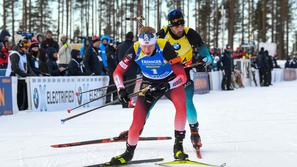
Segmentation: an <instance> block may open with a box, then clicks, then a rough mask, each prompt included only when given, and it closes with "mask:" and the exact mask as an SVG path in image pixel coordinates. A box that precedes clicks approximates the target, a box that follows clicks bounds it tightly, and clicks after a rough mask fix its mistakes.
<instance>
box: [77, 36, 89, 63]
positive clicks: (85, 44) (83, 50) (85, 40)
mask: <svg viewBox="0 0 297 167" xmlns="http://www.w3.org/2000/svg"><path fill="white" fill-rule="evenodd" d="M89 46H90V41H89V38H88V37H86V38H83V39H82V47H81V48H80V49H79V51H80V57H82V58H83V57H84V56H85V53H86V50H87V49H88V48H89Z"/></svg>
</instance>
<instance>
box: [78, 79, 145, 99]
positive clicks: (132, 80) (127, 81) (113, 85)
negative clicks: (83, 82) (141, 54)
mask: <svg viewBox="0 0 297 167" xmlns="http://www.w3.org/2000/svg"><path fill="white" fill-rule="evenodd" d="M139 79H141V77H140V78H133V79H129V80H126V81H124V83H125V84H126V83H130V82H134V81H137V80H139ZM109 87H115V84H112V85H107V86H103V87H100V88H95V89H90V90H87V91H84V92H75V95H76V96H79V95H80V94H84V93H88V92H92V91H96V90H101V89H105V88H109Z"/></svg>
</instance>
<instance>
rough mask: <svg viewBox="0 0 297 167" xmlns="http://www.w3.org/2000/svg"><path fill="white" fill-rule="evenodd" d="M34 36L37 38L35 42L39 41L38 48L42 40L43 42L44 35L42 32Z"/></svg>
mask: <svg viewBox="0 0 297 167" xmlns="http://www.w3.org/2000/svg"><path fill="white" fill-rule="evenodd" d="M36 38H37V42H38V43H39V48H41V44H42V42H43V40H44V37H43V35H42V34H38V35H37V36H36Z"/></svg>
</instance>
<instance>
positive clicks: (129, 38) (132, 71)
mask: <svg viewBox="0 0 297 167" xmlns="http://www.w3.org/2000/svg"><path fill="white" fill-rule="evenodd" d="M133 38H134V35H133V32H128V33H127V34H126V37H125V41H124V42H122V43H121V44H120V45H119V46H118V48H117V53H116V55H117V62H120V61H122V60H123V58H124V56H125V54H126V52H127V50H129V48H130V47H132V46H133V44H134V42H133ZM139 71H140V70H139V67H138V65H137V64H136V63H134V62H132V64H131V65H130V66H129V68H128V69H127V71H126V72H125V74H124V81H127V80H131V79H136V76H137V74H138V73H139ZM125 87H126V91H127V93H128V94H131V93H133V92H134V87H135V82H134V85H133V86H127V84H125ZM130 104H132V98H130ZM123 107H125V108H126V107H128V105H127V106H123Z"/></svg>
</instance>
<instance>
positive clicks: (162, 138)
mask: <svg viewBox="0 0 297 167" xmlns="http://www.w3.org/2000/svg"><path fill="white" fill-rule="evenodd" d="M171 139H172V138H171V137H139V140H140V141H151V140H171ZM126 140H127V138H119V137H113V138H105V139H97V140H86V141H78V142H70V143H64V144H54V145H51V147H53V148H63V147H73V146H82V145H89V144H103V143H114V142H125V141H126Z"/></svg>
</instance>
